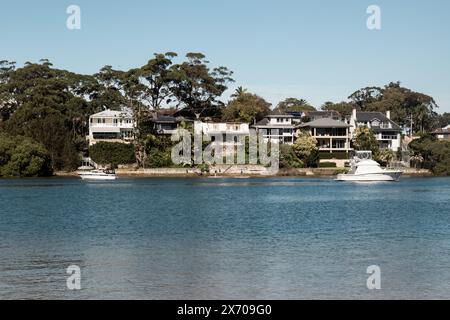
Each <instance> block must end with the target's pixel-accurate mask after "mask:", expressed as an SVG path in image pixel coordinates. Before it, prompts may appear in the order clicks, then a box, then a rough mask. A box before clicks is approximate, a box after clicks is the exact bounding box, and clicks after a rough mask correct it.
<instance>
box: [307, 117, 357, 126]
mask: <svg viewBox="0 0 450 320" xmlns="http://www.w3.org/2000/svg"><path fill="white" fill-rule="evenodd" d="M298 127H299V128H308V127H309V128H349V127H351V126H350V125H349V124H347V123H345V122H342V121H337V120H334V119H331V118H321V119H317V120H314V121H311V122H307V123H303V124H301V125H299V126H298Z"/></svg>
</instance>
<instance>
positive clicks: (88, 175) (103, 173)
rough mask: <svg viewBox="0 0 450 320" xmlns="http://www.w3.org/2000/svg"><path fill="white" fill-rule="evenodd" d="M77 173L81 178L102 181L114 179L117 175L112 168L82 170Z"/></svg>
mask: <svg viewBox="0 0 450 320" xmlns="http://www.w3.org/2000/svg"><path fill="white" fill-rule="evenodd" d="M78 175H79V176H80V178H81V179H83V180H93V181H103V180H108V181H111V180H116V179H117V176H116V173H115V172H114V170H90V171H84V172H78Z"/></svg>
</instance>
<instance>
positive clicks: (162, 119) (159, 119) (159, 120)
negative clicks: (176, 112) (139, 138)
mask: <svg viewBox="0 0 450 320" xmlns="http://www.w3.org/2000/svg"><path fill="white" fill-rule="evenodd" d="M153 122H156V123H178V122H180V121H179V120H177V118H175V117H172V116H161V115H158V116H156V117H154V118H153Z"/></svg>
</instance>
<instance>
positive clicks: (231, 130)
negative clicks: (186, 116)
mask: <svg viewBox="0 0 450 320" xmlns="http://www.w3.org/2000/svg"><path fill="white" fill-rule="evenodd" d="M194 134H195V135H206V136H208V137H210V138H211V144H212V146H213V147H216V146H217V143H220V145H221V146H222V148H223V149H222V150H223V151H222V152H223V155H227V154H228V152H229V151H231V154H233V153H234V152H235V149H234V147H238V146H243V145H244V144H243V143H242V142H241V139H240V138H241V137H248V136H249V134H250V128H249V125H248V123H239V122H220V123H219V122H202V121H194ZM218 140H221V141H220V142H219V141H218Z"/></svg>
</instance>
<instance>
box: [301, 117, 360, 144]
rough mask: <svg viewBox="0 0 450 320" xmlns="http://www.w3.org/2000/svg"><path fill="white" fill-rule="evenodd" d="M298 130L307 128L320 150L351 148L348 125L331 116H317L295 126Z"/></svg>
mask: <svg viewBox="0 0 450 320" xmlns="http://www.w3.org/2000/svg"><path fill="white" fill-rule="evenodd" d="M297 128H298V129H300V130H307V131H308V132H309V133H310V134H311V136H313V137H314V138H315V139H316V140H317V144H318V146H319V150H320V151H322V152H330V153H334V152H346V153H349V152H350V151H351V150H352V148H351V144H350V142H351V134H350V125H349V124H347V123H345V122H343V121H339V120H335V119H332V118H319V119H317V120H313V121H311V122H307V123H303V124H300V125H298V126H297Z"/></svg>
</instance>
